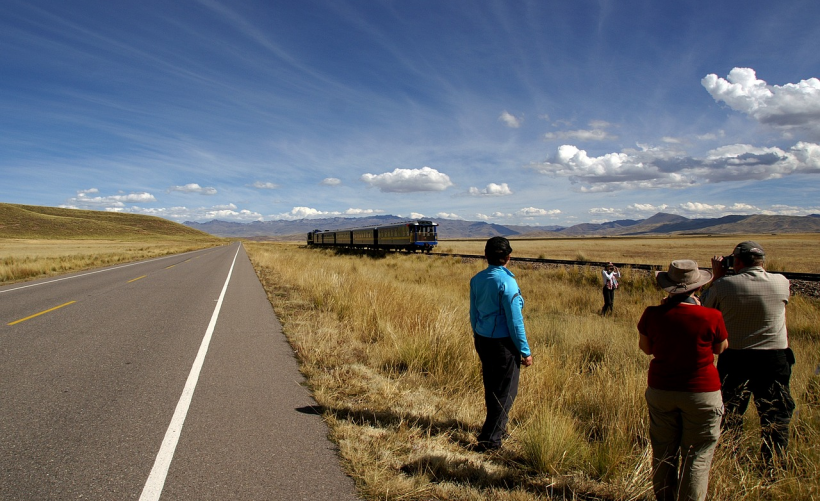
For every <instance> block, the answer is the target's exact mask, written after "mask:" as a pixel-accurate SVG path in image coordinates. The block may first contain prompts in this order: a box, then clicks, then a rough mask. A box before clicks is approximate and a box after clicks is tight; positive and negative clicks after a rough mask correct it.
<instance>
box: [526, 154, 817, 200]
mask: <svg viewBox="0 0 820 501" xmlns="http://www.w3.org/2000/svg"><path fill="white" fill-rule="evenodd" d="M532 168H533V169H535V170H536V171H537V172H540V173H542V174H547V175H551V176H556V177H566V178H568V179H569V180H570V182H572V183H575V184H580V185H582V186H581V191H582V192H601V191H615V190H622V189H639V188H683V187H688V186H694V185H698V184H702V183H707V182H708V183H718V182H725V181H747V180H765V179H776V178H780V177H783V176H787V175H791V174H817V173H820V145H817V144H814V143H806V142H799V143H797V144H795V145H794V146H793V147H791V148H790V149H789V150H783V149H780V148H777V147H755V146H751V145H745V144H735V145H728V146H722V147H720V148H716V149H714V150H712V151H710V152H708V153H707V154H706V156H704V157H703V158H695V157H690V156H687V155H685V154H683V153H682V152H681V151H680V150H678V149H674V148H651V147H646V146H644V147H641V149H627V150H624V151H622V152H620V153H607V154H604V155H601V156H598V157H593V156H589V155H588V154H587V152H586V151H585V150H582V149H579V148H578V147H576V146H573V145H566V144H565V145H562V146H561V147H559V148H558V152H557V153H556V155H555V156H554V157H552V158H550V159H548V160H547V161H546V162H544V163H541V164H536V165H533V166H532Z"/></svg>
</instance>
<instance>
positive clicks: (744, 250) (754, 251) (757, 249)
mask: <svg viewBox="0 0 820 501" xmlns="http://www.w3.org/2000/svg"><path fill="white" fill-rule="evenodd" d="M732 255H733V256H765V255H766V253H765V252H763V247H762V246H761V245H760V244H758V243H757V242H753V241H751V240H746V241H745V242H740V243H739V244H737V247H735V250H734V251H733V252H732Z"/></svg>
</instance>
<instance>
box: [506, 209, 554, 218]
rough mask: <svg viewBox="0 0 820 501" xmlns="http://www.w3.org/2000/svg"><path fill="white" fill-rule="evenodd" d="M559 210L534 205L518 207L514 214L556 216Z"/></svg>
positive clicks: (520, 215)
mask: <svg viewBox="0 0 820 501" xmlns="http://www.w3.org/2000/svg"><path fill="white" fill-rule="evenodd" d="M560 213H561V211H560V210H558V209H551V210H547V209H538V208H536V207H525V208H523V209H519V210H517V211H516V212H515V215H516V216H519V217H544V216H557V215H558V214H560Z"/></svg>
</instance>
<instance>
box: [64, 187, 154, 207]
mask: <svg viewBox="0 0 820 501" xmlns="http://www.w3.org/2000/svg"><path fill="white" fill-rule="evenodd" d="M91 193H99V190H98V189H97V188H91V189H88V190H80V191H78V192H77V196H76V197H72V198H69V199H68V200H66V203H65V205H61V207H67V208H74V209H105V210H109V209H119V208H123V207H125V206H126V204H137V203H148V202H156V201H157V199H156V198H155V197H154V195H152V194H150V193H146V192H142V193H129V194H126V195H109V196H106V197H103V196H98V197H89V196H88V195H89V194H91Z"/></svg>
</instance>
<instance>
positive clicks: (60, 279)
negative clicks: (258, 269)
mask: <svg viewBox="0 0 820 501" xmlns="http://www.w3.org/2000/svg"><path fill="white" fill-rule="evenodd" d="M203 250H205V249H203ZM190 252H198V251H190ZM183 254H187V253H186V252H183ZM180 255H181V254H169V255H167V256H161V257H155V258H151V259H146V260H145V261H135V262H133V263H127V264H121V265H118V266H111V267H107V268H103V269H102V270H95V271H89V272H88V273H81V274H79V275H71V276H70V277H62V278H55V279H54V280H48V281H46V282H37V283H33V284H28V285H23V286H21V287H14V288H12V289H3V290H0V294H2V293H4V292H11V291H19V290H20V289H28V288H29V287H37V286H38V285H46V284H53V283H54V282H61V281H63V280H71V279H72V278H80V277H85V276H87V275H94V274H95V273H104V272H106V271H114V270H118V269H120V268H127V267H129V266H136V265H138V264H145V263H150V262H151V261H159V260H160V259H169V258H172V257H175V256H180Z"/></svg>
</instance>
